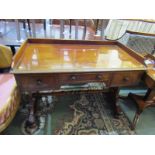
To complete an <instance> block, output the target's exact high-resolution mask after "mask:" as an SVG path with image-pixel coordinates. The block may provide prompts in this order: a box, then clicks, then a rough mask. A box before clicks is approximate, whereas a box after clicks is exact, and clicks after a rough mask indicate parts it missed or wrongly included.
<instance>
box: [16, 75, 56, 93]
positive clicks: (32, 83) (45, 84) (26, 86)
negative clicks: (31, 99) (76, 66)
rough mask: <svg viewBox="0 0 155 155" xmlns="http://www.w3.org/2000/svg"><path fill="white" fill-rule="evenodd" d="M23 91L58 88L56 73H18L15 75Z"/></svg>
mask: <svg viewBox="0 0 155 155" xmlns="http://www.w3.org/2000/svg"><path fill="white" fill-rule="evenodd" d="M15 77H16V81H17V84H18V86H19V87H20V89H21V91H32V92H33V91H42V90H50V89H56V88H57V81H56V78H55V75H40V74H39V75H18V76H15Z"/></svg>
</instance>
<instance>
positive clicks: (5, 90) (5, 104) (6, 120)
mask: <svg viewBox="0 0 155 155" xmlns="http://www.w3.org/2000/svg"><path fill="white" fill-rule="evenodd" d="M19 104H20V94H19V90H18V88H17V84H16V81H15V78H14V75H13V74H10V73H3V74H0V132H2V131H3V130H4V129H6V128H7V127H8V125H9V124H10V123H11V121H12V120H13V118H14V117H15V114H16V112H17V110H18V108H19Z"/></svg>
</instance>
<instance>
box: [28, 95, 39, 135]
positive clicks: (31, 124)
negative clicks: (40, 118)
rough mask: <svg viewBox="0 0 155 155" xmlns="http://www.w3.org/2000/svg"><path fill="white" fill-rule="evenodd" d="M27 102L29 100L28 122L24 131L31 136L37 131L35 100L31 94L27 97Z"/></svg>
mask: <svg viewBox="0 0 155 155" xmlns="http://www.w3.org/2000/svg"><path fill="white" fill-rule="evenodd" d="M29 100H30V108H29V116H28V120H27V121H26V130H27V132H28V133H29V134H33V133H34V132H35V131H36V130H37V129H38V125H37V121H36V117H35V103H36V98H35V97H34V96H32V94H31V95H30V97H29Z"/></svg>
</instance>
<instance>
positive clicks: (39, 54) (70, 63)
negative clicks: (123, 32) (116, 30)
mask: <svg viewBox="0 0 155 155" xmlns="http://www.w3.org/2000/svg"><path fill="white" fill-rule="evenodd" d="M61 42H62V41H61ZM92 43H93V42H92ZM24 45H25V46H24V47H21V49H20V51H19V52H18V53H17V55H16V56H15V58H14V63H13V70H14V71H15V72H20V73H22V72H79V71H80V72H85V71H86V72H89V71H104V70H106V71H108V70H144V68H145V67H144V65H143V64H142V63H140V62H139V61H138V60H137V59H136V58H135V57H133V56H132V55H131V53H130V54H129V53H128V52H127V51H126V50H125V49H123V48H122V47H120V46H118V45H117V44H114V43H113V44H109V43H108V44H106V43H104V44H103V45H94V44H92V45H91V44H72V43H70V44H46V43H25V44H24ZM19 53H20V54H19ZM19 55H20V56H19Z"/></svg>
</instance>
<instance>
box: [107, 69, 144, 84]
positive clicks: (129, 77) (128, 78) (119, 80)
mask: <svg viewBox="0 0 155 155" xmlns="http://www.w3.org/2000/svg"><path fill="white" fill-rule="evenodd" d="M141 76H142V73H140V72H131V71H130V72H116V73H113V76H112V80H111V84H110V86H111V87H113V86H130V85H135V84H136V83H138V82H139V81H140V79H141Z"/></svg>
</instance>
